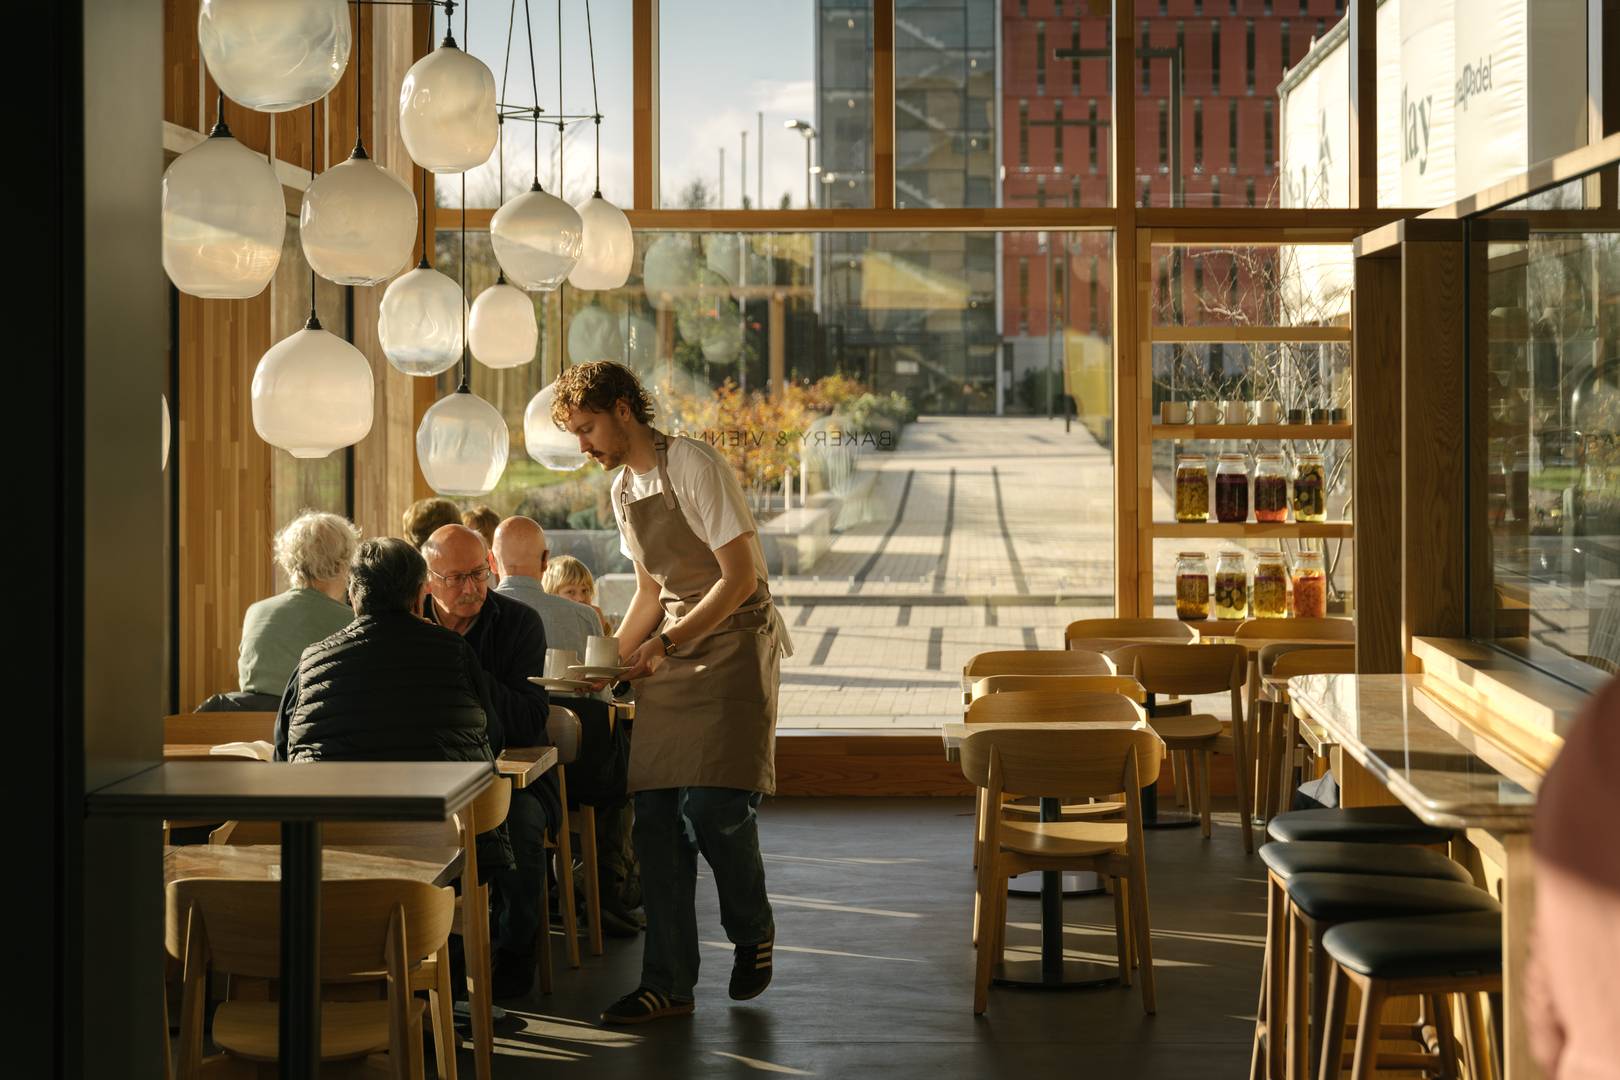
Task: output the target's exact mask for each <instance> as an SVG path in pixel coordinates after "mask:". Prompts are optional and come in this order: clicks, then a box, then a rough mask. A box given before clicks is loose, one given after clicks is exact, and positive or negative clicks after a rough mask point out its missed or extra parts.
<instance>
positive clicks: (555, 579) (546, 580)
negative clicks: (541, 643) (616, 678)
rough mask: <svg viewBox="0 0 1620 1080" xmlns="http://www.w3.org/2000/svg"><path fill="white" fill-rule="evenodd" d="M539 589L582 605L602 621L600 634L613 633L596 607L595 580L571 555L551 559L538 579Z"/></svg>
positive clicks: (584, 566) (582, 564) (599, 609)
mask: <svg viewBox="0 0 1620 1080" xmlns="http://www.w3.org/2000/svg"><path fill="white" fill-rule="evenodd" d="M540 587H541V588H542V589H544V590H546V592H548V593H550V594H551V595H553V596H560V597H562V598H563V599H564V600H572V601H574V603H576V604H584V605H585V606H586V607H588V608H590V609H591V610H593V611H595V612H596V617H597V618H598V619H601V620H602V633H604V634H611V633H613V628H612V627H611V626H609V625H608V620H607V616H606V615H604V614H602V609H601V608H599V607H597V606H596V579H595V578H593V577H591V571H590V569H589V568H588V567H586V565H585V564H584V563H582V562H580V561H579V560H578V559H576V558H574V557H573V556H572V555H559V556H557V557H556V558H555V559H552V560H551V561H550V562H549V563H548V564H547V565H546V572H545V574H544V575H543V576H542V577H541V578H540Z"/></svg>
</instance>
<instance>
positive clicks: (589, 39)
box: [557, 0, 602, 199]
mask: <svg viewBox="0 0 1620 1080" xmlns="http://www.w3.org/2000/svg"><path fill="white" fill-rule="evenodd" d="M585 46H586V48H587V49H588V50H589V51H590V54H591V119H592V120H594V121H595V122H596V197H597V198H598V199H600V198H601V197H602V99H601V98H599V97H598V96H597V94H596V36H595V35H594V34H593V33H592V32H591V0H585ZM557 52H558V53H559V54H561V52H562V38H561V37H558V39H557Z"/></svg>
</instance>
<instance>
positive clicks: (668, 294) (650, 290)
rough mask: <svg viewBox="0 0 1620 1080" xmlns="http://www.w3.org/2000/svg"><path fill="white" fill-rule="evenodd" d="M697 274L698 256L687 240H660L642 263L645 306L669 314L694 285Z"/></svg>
mask: <svg viewBox="0 0 1620 1080" xmlns="http://www.w3.org/2000/svg"><path fill="white" fill-rule="evenodd" d="M697 270H698V266H697V253H696V252H695V251H693V250H692V241H691V239H690V238H688V237H686V236H680V235H667V236H660V237H659V238H658V239H657V240H654V241H653V242H652V245H651V246H650V247H648V248H647V254H646V255H645V256H643V257H642V260H641V285H642V288H643V289H645V290H646V293H647V303H649V304H651V305H652V306H653V308H654V309H655V310H658V311H668V310H669V309H670V308H672V307H674V306H675V303H676V301H677V300H678V299H680V297H681V294H682V293H683V292H685V291H686V290H687V289H688V288H690V287H691V286H692V285H693V284H694V283H696V281H697Z"/></svg>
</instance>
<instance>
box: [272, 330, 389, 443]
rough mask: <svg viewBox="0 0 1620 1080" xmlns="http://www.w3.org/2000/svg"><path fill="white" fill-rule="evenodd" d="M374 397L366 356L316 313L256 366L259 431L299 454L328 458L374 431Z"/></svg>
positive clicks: (275, 346) (274, 347) (273, 348)
mask: <svg viewBox="0 0 1620 1080" xmlns="http://www.w3.org/2000/svg"><path fill="white" fill-rule="evenodd" d="M372 396H373V391H372V382H371V365H370V364H369V363H367V362H366V358H365V356H364V354H362V353H361V352H360V350H359V349H356V348H355V347H354V346H353V345H350V344H349V343H348V342H347V341H344V340H343V339H342V338H340V337H338V336H337V335H335V334H329V333H327V332H326V331H325V330H322V329H321V323H320V320H319V319H317V318H316V317H315V315H314V314H313V313H311V314H310V317H309V322H308V323H306V324H305V325H304V329H302V330H300V331H298V332H297V333H296V334H294V335H292V336H291V337H289V338H284V339H283V340H281V341H278V342H276V344H274V345H272V346H270V350H269V351H268V352H266V353H265V354H264V356H263V357H261V358H260V359H259V366H258V367H257V368H255V369H254V370H253V430H255V431H257V432H258V433H259V438H261V439H263V440H264V441H265V442H267V443H269V444H270V445H271V446H279V447H281V449H283V450H285V451H287V452H288V453H289V454H291V455H292V456H293V457H298V458H323V457H325V456H326V455H327V454H330V453H331V452H332V451H333V450H337V449H340V448H341V447H345V446H353V445H354V444H355V443H357V442H359V441H360V440H361V439H363V438H365V437H366V435H367V433H368V432H370V431H371V409H372Z"/></svg>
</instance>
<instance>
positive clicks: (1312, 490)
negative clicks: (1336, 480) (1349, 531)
mask: <svg viewBox="0 0 1620 1080" xmlns="http://www.w3.org/2000/svg"><path fill="white" fill-rule="evenodd" d="M1294 520H1295V521H1326V520H1327V470H1326V469H1324V468H1323V467H1322V455H1321V454H1301V455H1299V458H1298V463H1297V465H1296V466H1295V469H1294Z"/></svg>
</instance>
